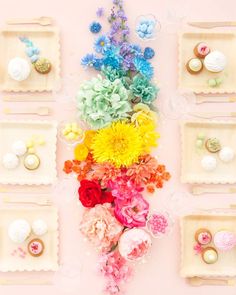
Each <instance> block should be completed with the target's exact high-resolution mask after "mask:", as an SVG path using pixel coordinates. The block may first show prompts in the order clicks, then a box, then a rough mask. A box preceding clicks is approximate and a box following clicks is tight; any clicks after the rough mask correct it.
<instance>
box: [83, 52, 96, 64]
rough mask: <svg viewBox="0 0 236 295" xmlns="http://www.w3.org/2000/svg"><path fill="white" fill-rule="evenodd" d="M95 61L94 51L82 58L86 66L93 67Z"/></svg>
mask: <svg viewBox="0 0 236 295" xmlns="http://www.w3.org/2000/svg"><path fill="white" fill-rule="evenodd" d="M95 61H96V56H95V55H94V54H93V53H88V54H86V55H85V56H84V57H83V58H82V59H81V65H82V66H85V67H93V65H94V62H95Z"/></svg>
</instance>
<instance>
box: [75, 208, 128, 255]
mask: <svg viewBox="0 0 236 295" xmlns="http://www.w3.org/2000/svg"><path fill="white" fill-rule="evenodd" d="M80 231H81V232H82V234H84V235H85V236H86V237H87V238H88V240H89V241H91V242H92V243H93V244H94V245H95V246H96V247H97V248H98V249H99V250H101V251H110V249H111V248H112V246H114V245H115V244H116V243H117V242H118V239H119V237H120V235H121V233H122V231H123V226H122V225H121V224H120V223H119V222H118V221H117V219H116V218H115V216H114V211H113V209H112V207H111V205H110V204H108V203H106V204H103V205H96V206H95V207H93V208H91V209H87V210H86V211H85V212H84V214H83V218H82V221H81V225H80Z"/></svg>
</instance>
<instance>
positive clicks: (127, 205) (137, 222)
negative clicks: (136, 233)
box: [114, 195, 149, 228]
mask: <svg viewBox="0 0 236 295" xmlns="http://www.w3.org/2000/svg"><path fill="white" fill-rule="evenodd" d="M148 211H149V203H148V202H147V201H146V200H144V198H143V197H142V196H141V195H140V196H132V197H131V198H129V199H126V200H120V199H115V211H114V214H115V217H116V218H117V220H118V221H119V222H120V223H121V224H123V225H124V226H126V227H129V228H132V227H143V226H145V225H146V219H147V215H148Z"/></svg>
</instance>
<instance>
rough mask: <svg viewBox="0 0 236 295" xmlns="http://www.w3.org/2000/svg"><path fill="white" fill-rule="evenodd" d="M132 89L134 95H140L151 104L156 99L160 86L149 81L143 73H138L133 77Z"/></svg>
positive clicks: (142, 99)
mask: <svg viewBox="0 0 236 295" xmlns="http://www.w3.org/2000/svg"><path fill="white" fill-rule="evenodd" d="M130 90H131V91H132V94H133V96H134V97H139V98H140V99H141V102H143V103H146V104H150V103H151V102H152V101H153V100H155V98H156V96H157V94H158V92H159V88H158V87H157V86H155V85H154V84H152V83H151V82H149V80H148V79H147V78H145V77H143V76H141V75H136V76H135V77H134V78H133V82H132V84H131V86H130Z"/></svg>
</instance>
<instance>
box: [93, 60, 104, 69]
mask: <svg viewBox="0 0 236 295" xmlns="http://www.w3.org/2000/svg"><path fill="white" fill-rule="evenodd" d="M102 66H103V59H102V58H96V59H95V61H94V63H93V67H94V69H95V70H97V71H101V68H102Z"/></svg>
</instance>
